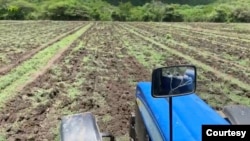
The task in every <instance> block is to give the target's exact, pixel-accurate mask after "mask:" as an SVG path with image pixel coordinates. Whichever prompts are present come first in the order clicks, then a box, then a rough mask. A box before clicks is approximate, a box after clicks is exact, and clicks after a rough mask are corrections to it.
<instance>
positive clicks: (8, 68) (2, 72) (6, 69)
mask: <svg viewBox="0 0 250 141" xmlns="http://www.w3.org/2000/svg"><path fill="white" fill-rule="evenodd" d="M82 27H83V25H82V26H80V27H76V28H75V29H73V30H71V31H69V32H67V33H64V34H62V35H61V36H58V37H56V38H55V39H52V40H51V41H49V42H48V43H47V44H44V45H42V46H40V47H38V48H36V49H34V50H32V51H31V52H29V53H27V54H25V55H23V56H22V57H21V58H19V59H18V60H17V61H16V62H13V63H12V64H10V65H8V66H6V67H3V68H0V76H1V75H5V74H6V73H8V72H9V71H11V70H12V69H13V68H14V67H16V66H18V65H19V64H21V63H22V62H24V61H25V60H28V59H29V58H31V57H32V56H33V55H35V54H36V53H38V52H39V51H41V50H43V49H45V48H46V47H48V46H50V45H52V44H53V43H55V42H58V41H59V40H61V39H62V38H64V37H66V36H68V35H70V34H72V33H74V32H76V31H77V30H79V29H80V28H82Z"/></svg>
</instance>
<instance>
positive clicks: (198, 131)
mask: <svg viewBox="0 0 250 141" xmlns="http://www.w3.org/2000/svg"><path fill="white" fill-rule="evenodd" d="M136 100H137V104H138V107H139V109H140V112H141V114H142V118H143V120H144V123H145V126H146V127H147V129H148V133H149V135H150V137H151V139H152V140H153V141H167V140H169V110H168V109H169V107H168V106H169V104H168V99H166V98H154V97H152V95H151V82H139V83H138V85H137V91H136ZM172 100H173V140H176V141H179V140H180V141H183V140H185V141H201V139H202V125H203V124H223V125H228V124H229V123H228V122H227V121H226V120H225V119H224V118H223V117H221V116H220V115H219V114H218V113H217V112H216V111H214V110H213V109H212V108H211V107H210V106H209V105H207V104H206V103H205V102H204V101H203V100H202V99H201V98H200V97H198V96H197V95H196V94H195V93H193V94H190V95H185V96H179V97H173V98H172Z"/></svg>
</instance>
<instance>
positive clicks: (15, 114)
mask: <svg viewBox="0 0 250 141" xmlns="http://www.w3.org/2000/svg"><path fill="white" fill-rule="evenodd" d="M75 45H76V42H74V43H73V44H71V47H69V48H67V47H65V48H64V50H61V51H60V52H58V54H57V55H56V56H55V57H54V58H52V59H51V60H50V62H49V63H48V65H47V66H45V67H44V68H43V70H41V71H40V72H38V73H36V74H35V75H34V77H33V78H32V80H30V82H29V84H27V85H25V86H24V88H23V89H20V92H19V93H18V95H17V96H16V97H15V98H13V99H12V100H10V101H9V102H6V104H5V108H4V109H2V111H1V114H0V125H1V127H3V128H1V129H0V131H1V132H0V135H2V134H5V135H6V136H5V138H7V140H23V139H24V138H25V139H24V140H34V138H33V137H32V134H29V133H31V132H32V133H35V134H36V133H38V129H39V128H41V126H40V124H39V121H41V120H43V119H44V118H45V117H46V116H47V115H46V113H47V112H48V111H49V108H48V107H50V106H52V105H53V104H54V103H55V101H54V100H55V98H56V97H59V99H60V96H58V95H59V94H58V92H59V91H58V89H60V87H61V86H63V84H62V85H60V86H58V85H55V84H53V83H52V84H50V83H49V82H51V81H52V82H53V81H54V82H55V79H54V78H49V77H48V76H49V75H47V74H48V72H50V71H49V68H51V66H52V65H53V64H54V63H55V62H57V61H58V60H61V59H62V58H63V56H65V54H67V53H68V52H69V50H71V49H72V48H73V47H74V46H75ZM46 72H47V73H46ZM50 73H55V72H50ZM48 84H49V85H48ZM56 84H58V83H56ZM39 85H43V86H44V87H45V91H43V92H42V93H41V91H39V89H37V88H38V87H37V86H39ZM30 87H33V88H34V89H30ZM17 105H18V106H17ZM46 108H48V109H46ZM45 109H46V111H45ZM27 123H29V124H27ZM21 125H22V127H23V128H20V126H21ZM29 126H32V127H33V128H32V129H30V127H29ZM26 133H28V134H26ZM35 140H36V139H35Z"/></svg>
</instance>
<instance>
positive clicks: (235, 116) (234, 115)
mask: <svg viewBox="0 0 250 141" xmlns="http://www.w3.org/2000/svg"><path fill="white" fill-rule="evenodd" d="M223 113H224V114H225V116H226V118H227V119H228V120H229V122H230V123H231V124H250V107H248V106H245V105H228V106H225V107H224V108H223Z"/></svg>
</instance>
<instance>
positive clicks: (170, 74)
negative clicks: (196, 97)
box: [152, 66, 196, 96]
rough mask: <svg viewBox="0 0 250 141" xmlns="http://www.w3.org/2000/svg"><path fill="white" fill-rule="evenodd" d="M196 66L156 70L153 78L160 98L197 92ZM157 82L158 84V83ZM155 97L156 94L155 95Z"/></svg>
mask: <svg viewBox="0 0 250 141" xmlns="http://www.w3.org/2000/svg"><path fill="white" fill-rule="evenodd" d="M195 71H196V69H195V67H194V66H173V67H165V68H161V69H158V70H156V72H155V76H153V77H155V78H153V80H154V82H152V83H154V85H158V86H155V88H158V89H157V90H156V91H157V93H158V94H156V95H158V96H164V95H165V96H167V95H168V96H170V95H182V94H188V93H192V92H194V91H195V84H196V83H195V81H196V76H195V75H196V72H195ZM156 81H157V82H156ZM154 95H155V94H154Z"/></svg>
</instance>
